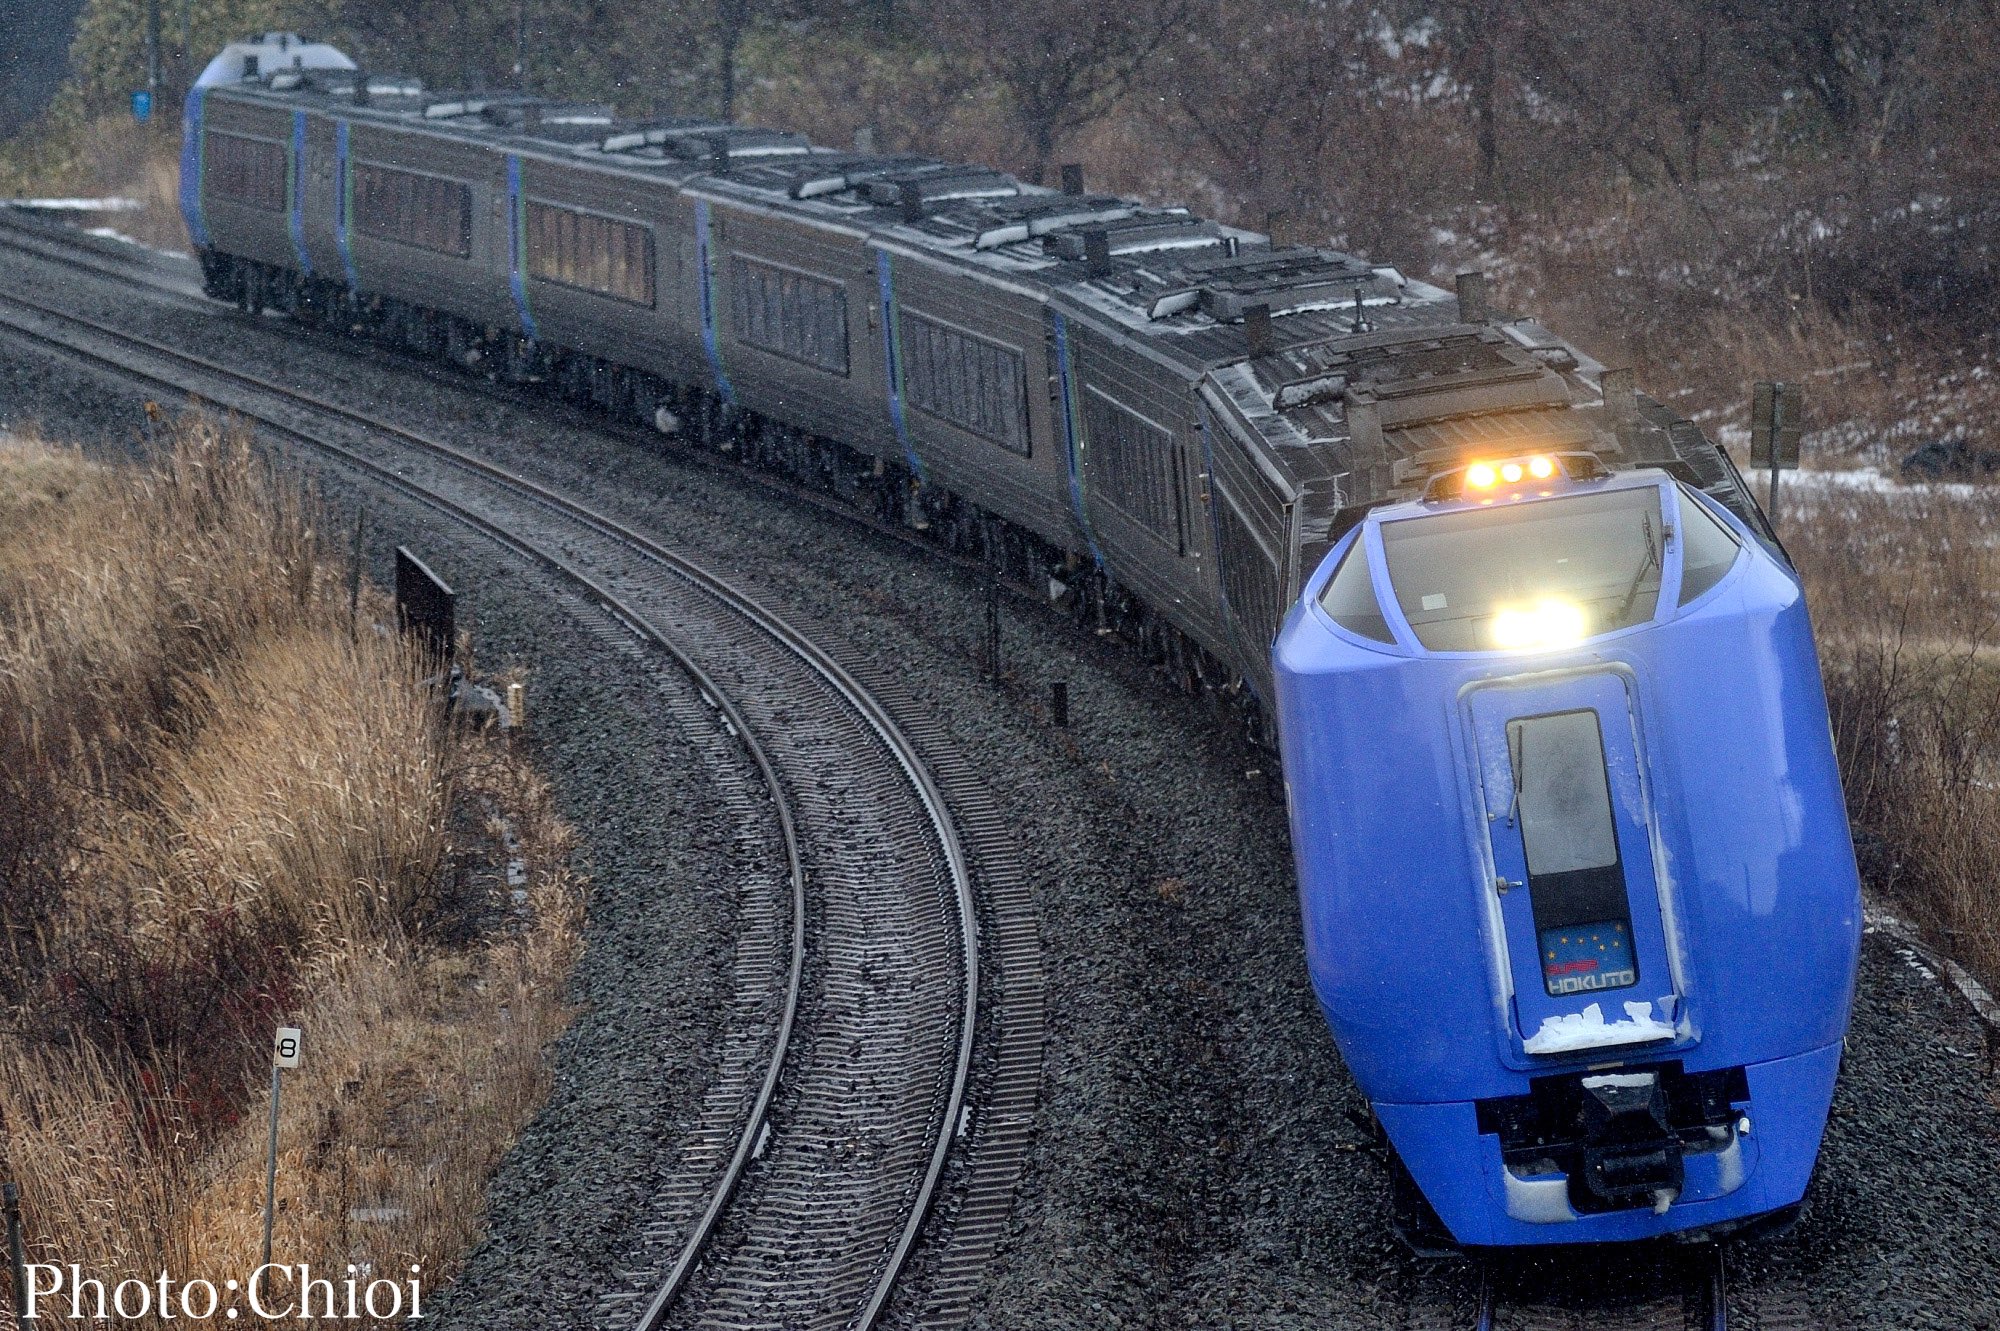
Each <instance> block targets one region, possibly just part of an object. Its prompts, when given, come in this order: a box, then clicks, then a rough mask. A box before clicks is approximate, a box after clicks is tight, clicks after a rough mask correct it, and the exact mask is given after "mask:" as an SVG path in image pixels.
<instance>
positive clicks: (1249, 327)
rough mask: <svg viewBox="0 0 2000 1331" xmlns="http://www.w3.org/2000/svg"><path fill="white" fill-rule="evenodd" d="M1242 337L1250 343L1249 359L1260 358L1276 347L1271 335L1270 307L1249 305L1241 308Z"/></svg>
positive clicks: (1276, 344) (1275, 341)
mask: <svg viewBox="0 0 2000 1331" xmlns="http://www.w3.org/2000/svg"><path fill="white" fill-rule="evenodd" d="M1243 337H1244V340H1245V341H1246V342H1248V343H1249V344H1250V359H1252V360H1261V359H1262V358H1264V357H1265V356H1268V355H1270V354H1271V353H1272V352H1273V351H1276V350H1277V349H1278V343H1277V339H1276V338H1274V337H1272V336H1271V307H1270V306H1269V305H1250V306H1246V307H1245V308H1244V310H1243Z"/></svg>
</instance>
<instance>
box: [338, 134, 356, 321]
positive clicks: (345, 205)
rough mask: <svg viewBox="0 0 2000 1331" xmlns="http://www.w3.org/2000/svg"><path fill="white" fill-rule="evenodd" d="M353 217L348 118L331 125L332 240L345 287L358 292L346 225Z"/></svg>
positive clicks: (352, 251)
mask: <svg viewBox="0 0 2000 1331" xmlns="http://www.w3.org/2000/svg"><path fill="white" fill-rule="evenodd" d="M353 221H354V175H353V168H352V166H351V165H350V158H349V155H348V146H347V122H346V121H345V120H342V121H340V122H339V123H337V124H336V125H335V126H334V127H333V243H334V247H335V248H337V249H338V250H339V251H340V266H341V269H342V270H343V271H344V272H345V273H346V274H347V289H348V290H349V291H351V292H353V293H354V294H355V295H357V296H358V295H360V294H361V274H360V271H359V270H358V269H356V268H355V266H354V247H353V245H352V243H351V242H350V241H349V240H348V227H350V226H352V225H353Z"/></svg>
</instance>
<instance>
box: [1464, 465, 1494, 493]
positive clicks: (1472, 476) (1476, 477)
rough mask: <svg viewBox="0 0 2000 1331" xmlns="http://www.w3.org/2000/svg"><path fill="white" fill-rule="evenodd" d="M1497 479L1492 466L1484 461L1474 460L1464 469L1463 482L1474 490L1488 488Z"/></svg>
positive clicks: (1490, 487) (1491, 486)
mask: <svg viewBox="0 0 2000 1331" xmlns="http://www.w3.org/2000/svg"><path fill="white" fill-rule="evenodd" d="M1497 479H1499V478H1498V477H1497V476H1495V475H1494V473H1493V468H1492V467H1491V466H1490V465H1488V464H1487V463H1484V462H1475V463H1473V464H1472V465H1471V466H1470V467H1467V468H1466V469H1465V483H1466V484H1467V485H1469V486H1471V487H1472V488H1473V489H1475V490H1490V489H1492V488H1493V482H1494V481H1496V480H1497Z"/></svg>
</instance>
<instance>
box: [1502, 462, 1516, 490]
mask: <svg viewBox="0 0 2000 1331" xmlns="http://www.w3.org/2000/svg"><path fill="white" fill-rule="evenodd" d="M1500 479H1501V480H1503V481H1505V482H1507V484H1509V485H1512V484H1513V483H1514V482H1516V481H1518V480H1520V479H1521V464H1520V463H1518V462H1509V463H1506V464H1505V465H1503V466H1502V467H1501V468H1500Z"/></svg>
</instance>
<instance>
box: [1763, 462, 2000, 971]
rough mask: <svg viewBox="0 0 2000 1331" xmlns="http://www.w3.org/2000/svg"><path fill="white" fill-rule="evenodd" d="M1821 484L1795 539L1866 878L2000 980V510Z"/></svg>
mask: <svg viewBox="0 0 2000 1331" xmlns="http://www.w3.org/2000/svg"><path fill="white" fill-rule="evenodd" d="M1991 494H1992V492H1991V491H1984V492H1982V491H1981V490H1978V489H1974V488H1971V487H1908V488H1897V489H1892V490H1868V489H1848V488H1843V487H1838V486H1828V485H1817V486H1810V487H1807V488H1804V489H1803V490H1802V492H1799V493H1797V494H1795V497H1794V498H1793V499H1792V500H1790V501H1788V502H1789V510H1788V513H1787V517H1786V525H1785V528H1784V535H1785V538H1786V540H1787V542H1788V543H1789V546H1790V548H1791V550H1792V553H1793V554H1794V555H1795V556H1796V558H1797V560H1798V563H1799V567H1800V570H1801V572H1802V573H1803V574H1804V576H1805V579H1806V582H1807V587H1808V594H1809V597H1810V600H1811V604H1812V607H1813V613H1814V620H1815V625H1816V628H1817V630H1818V635H1819V642H1820V652H1821V658H1822V666H1823V667H1824V671H1825V676H1826V683H1827V694H1828V702H1829V705H1830V706H1831V709H1832V713H1833V726H1834V738H1835V742H1836V744H1837V746H1838V748H1839V751H1840V758H1841V768H1842V779H1843V781H1844V783H1845V785H1846V790H1847V800H1848V810H1849V814H1850V816H1851V818H1852V819H1853V823H1854V830H1855V839H1856V845H1857V848H1858V850H1859V851H1860V853H1861V858H1862V863H1863V868H1864V871H1865V872H1866V875H1867V877H1868V878H1869V879H1870V880H1871V883H1872V885H1874V886H1876V887H1878V888H1880V889H1883V890H1885V891H1887V892H1888V893H1889V894H1890V895H1891V896H1892V897H1893V898H1894V899H1895V900H1896V901H1897V902H1898V904H1899V905H1900V906H1901V907H1902V908H1903V909H1905V910H1908V911H1909V912H1911V913H1912V914H1913V915H1914V916H1915V917H1916V919H1917V920H1918V922H1919V923H1920V924H1921V925H1922V926H1923V927H1924V928H1925V929H1926V930H1927V931H1928V932H1929V933H1930V935H1931V937H1932V938H1933V939H1934V940H1935V941H1936V942H1937V943H1938V944H1939V945H1940V946H1941V947H1943V948H1944V949H1945V950H1947V951H1949V952H1950V953H1951V954H1952V955H1954V956H1957V957H1959V958H1960V959H1962V960H1964V961H1965V962H1966V963H1967V964H1968V965H1970V966H1972V967H1973V968H1974V970H1975V971H1976V972H1977V973H1979V974H1981V975H1983V976H1984V977H1985V978H1986V979H1987V981H1988V982H1989V983H1993V982H2000V506H1997V505H1995V504H1994V502H1993V499H1992V497H1991Z"/></svg>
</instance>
